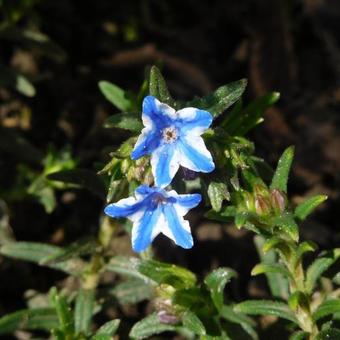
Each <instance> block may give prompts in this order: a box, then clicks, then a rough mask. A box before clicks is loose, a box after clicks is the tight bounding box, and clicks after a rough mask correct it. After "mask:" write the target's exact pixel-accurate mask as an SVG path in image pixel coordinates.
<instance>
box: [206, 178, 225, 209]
mask: <svg viewBox="0 0 340 340" xmlns="http://www.w3.org/2000/svg"><path fill="white" fill-rule="evenodd" d="M208 196H209V199H210V203H211V206H212V208H213V210H215V211H217V212H218V211H220V210H221V208H222V202H223V200H229V199H230V194H229V191H228V188H227V185H226V184H224V183H221V182H210V184H209V187H208Z"/></svg>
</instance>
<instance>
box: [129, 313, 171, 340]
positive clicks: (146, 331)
mask: <svg viewBox="0 0 340 340" xmlns="http://www.w3.org/2000/svg"><path fill="white" fill-rule="evenodd" d="M175 329H176V328H175V327H174V326H172V325H168V324H163V323H161V322H160V321H159V318H158V316H157V314H156V313H154V314H151V315H149V316H147V317H146V318H144V319H142V320H140V321H138V322H137V323H136V324H135V325H134V326H133V327H132V329H131V331H130V334H129V336H130V337H132V338H136V339H146V338H148V337H150V336H152V335H155V334H160V333H163V332H167V331H174V330H175Z"/></svg>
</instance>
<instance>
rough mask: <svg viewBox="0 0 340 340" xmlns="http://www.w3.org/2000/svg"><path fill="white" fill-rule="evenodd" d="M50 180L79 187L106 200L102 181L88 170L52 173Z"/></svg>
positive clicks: (49, 176)
mask: <svg viewBox="0 0 340 340" xmlns="http://www.w3.org/2000/svg"><path fill="white" fill-rule="evenodd" d="M47 178H48V179H49V180H52V181H59V182H64V183H70V184H75V185H79V186H80V187H82V188H84V189H87V190H89V191H91V192H93V193H94V194H96V195H97V196H99V197H100V198H102V199H105V196H106V188H105V185H104V182H103V181H102V179H101V178H100V177H99V176H98V175H97V174H96V173H95V172H93V171H91V170H87V169H75V170H63V171H58V172H54V173H51V174H49V175H48V176H47Z"/></svg>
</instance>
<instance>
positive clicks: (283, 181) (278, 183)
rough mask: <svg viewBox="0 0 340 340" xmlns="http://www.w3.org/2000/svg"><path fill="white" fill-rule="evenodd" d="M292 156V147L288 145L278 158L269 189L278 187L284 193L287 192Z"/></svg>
mask: <svg viewBox="0 0 340 340" xmlns="http://www.w3.org/2000/svg"><path fill="white" fill-rule="evenodd" d="M293 157H294V147H293V146H290V147H289V148H287V149H286V150H285V151H284V153H283V154H282V156H281V158H280V159H279V162H278V164H277V168H276V170H275V174H274V177H273V179H272V183H271V185H270V188H271V189H279V190H281V191H283V192H285V193H286V192H287V182H288V176H289V171H290V167H291V165H292V162H293Z"/></svg>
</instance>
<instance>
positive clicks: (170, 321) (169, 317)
mask: <svg viewBox="0 0 340 340" xmlns="http://www.w3.org/2000/svg"><path fill="white" fill-rule="evenodd" d="M157 316H158V320H159V322H160V323H164V324H166V325H175V324H176V323H178V322H179V318H178V317H177V316H176V315H174V314H170V313H168V312H167V311H165V310H161V311H159V312H158V313H157Z"/></svg>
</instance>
